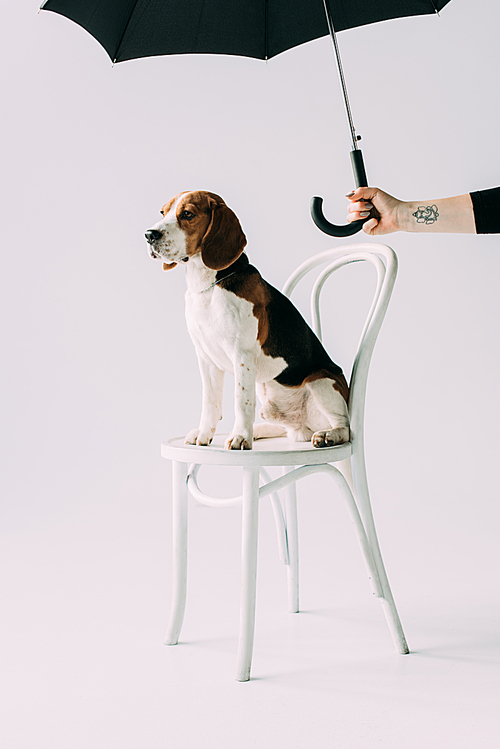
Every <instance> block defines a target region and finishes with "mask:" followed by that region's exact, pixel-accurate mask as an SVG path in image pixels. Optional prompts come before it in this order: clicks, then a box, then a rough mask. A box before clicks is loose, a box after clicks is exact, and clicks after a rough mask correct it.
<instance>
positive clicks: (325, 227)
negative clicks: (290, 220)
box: [311, 148, 370, 237]
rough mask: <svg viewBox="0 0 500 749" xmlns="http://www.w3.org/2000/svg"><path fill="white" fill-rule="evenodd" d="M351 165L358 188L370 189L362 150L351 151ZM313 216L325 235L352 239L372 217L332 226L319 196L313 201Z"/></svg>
mask: <svg viewBox="0 0 500 749" xmlns="http://www.w3.org/2000/svg"><path fill="white" fill-rule="evenodd" d="M351 165H352V171H353V174H354V180H355V182H356V187H368V179H367V177H366V172H365V165H364V162H363V154H362V152H361V149H359V148H356V149H355V150H354V151H351ZM311 216H312V220H313V221H314V223H315V224H316V226H317V227H318V229H320V230H321V231H322V232H324V233H325V234H329V235H330V236H331V237H351V236H352V235H353V234H357V232H358V231H360V230H361V228H362V226H363V224H364V223H365V221H368V219H369V218H370V216H367V217H366V218H364V219H361V220H360V221H353V222H352V223H350V224H345V225H344V226H336V225H335V224H331V223H330V222H329V221H328V219H327V218H326V216H325V215H324V213H323V198H318V197H317V196H316V197H314V198H312V199H311Z"/></svg>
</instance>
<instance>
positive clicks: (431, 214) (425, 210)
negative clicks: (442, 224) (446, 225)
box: [412, 205, 439, 224]
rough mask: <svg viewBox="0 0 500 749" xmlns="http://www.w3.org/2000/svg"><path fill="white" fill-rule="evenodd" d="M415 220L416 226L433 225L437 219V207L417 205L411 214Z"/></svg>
mask: <svg viewBox="0 0 500 749" xmlns="http://www.w3.org/2000/svg"><path fill="white" fill-rule="evenodd" d="M412 215H413V216H415V218H416V220H417V224H434V223H435V222H436V221H437V220H438V218H439V213H438V207H437V205H428V206H424V205H419V207H418V208H417V210H416V211H415V213H413V214H412Z"/></svg>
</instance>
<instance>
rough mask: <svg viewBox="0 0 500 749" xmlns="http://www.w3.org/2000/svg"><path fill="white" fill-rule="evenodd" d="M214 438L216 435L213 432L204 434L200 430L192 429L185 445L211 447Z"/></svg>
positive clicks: (187, 435) (185, 440)
mask: <svg viewBox="0 0 500 749" xmlns="http://www.w3.org/2000/svg"><path fill="white" fill-rule="evenodd" d="M213 437H214V433H213V432H212V431H209V432H202V431H201V430H200V429H191V431H190V432H188V433H187V434H186V437H185V439H184V443H185V444H186V445H209V444H210V443H211V442H212V440H213Z"/></svg>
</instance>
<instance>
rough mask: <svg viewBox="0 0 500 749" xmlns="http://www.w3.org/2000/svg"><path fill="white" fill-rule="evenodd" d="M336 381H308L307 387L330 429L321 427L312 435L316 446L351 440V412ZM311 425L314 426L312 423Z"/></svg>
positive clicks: (327, 445)
mask: <svg viewBox="0 0 500 749" xmlns="http://www.w3.org/2000/svg"><path fill="white" fill-rule="evenodd" d="M335 384H336V383H335V381H334V380H330V379H328V378H326V377H325V378H321V379H319V380H314V382H308V383H307V385H306V387H307V388H308V390H309V392H310V393H311V394H312V396H313V398H314V401H315V404H316V406H317V408H318V410H319V411H320V412H321V413H322V414H323V416H324V417H325V419H326V421H327V423H328V424H329V428H328V429H324V428H319V430H318V431H316V432H315V433H314V434H313V436H312V444H313V446H314V447H331V446H332V445H340V444H342V443H343V442H348V441H349V413H348V410H347V403H346V402H345V400H344V398H343V396H342V395H341V394H340V393H339V391H338V390H336V388H335ZM311 426H313V425H312V424H311Z"/></svg>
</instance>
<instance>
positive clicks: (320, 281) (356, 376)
mask: <svg viewBox="0 0 500 749" xmlns="http://www.w3.org/2000/svg"><path fill="white" fill-rule="evenodd" d="M363 261H365V262H369V263H371V264H372V265H374V266H375V269H376V271H377V284H376V289H375V294H374V297H373V301H372V304H371V307H370V310H369V312H368V316H367V318H366V322H365V325H364V328H363V332H362V333H361V338H360V341H359V344H358V348H357V351H356V355H355V357H354V364H353V367H352V371H351V378H350V382H349V404H348V405H349V417H350V422H351V441H352V443H353V449H354V448H355V445H356V442H357V443H358V444H361V445H362V443H363V432H364V429H363V424H364V412H365V397H366V383H367V379H368V370H369V367H370V361H371V358H372V353H373V349H374V346H375V342H376V340H377V336H378V334H379V331H380V327H381V325H382V322H383V320H384V317H385V313H386V310H387V306H388V304H389V300H390V298H391V294H392V289H393V288H394V283H395V281H396V274H397V270H398V259H397V256H396V253H395V252H394V250H392V249H391V248H390V247H387V245H382V244H371V243H370V244H368V243H364V244H351V245H345V246H343V247H336V248H335V249H332V250H325V252H320V253H319V254H317V255H314V256H313V257H311V258H309V259H308V260H306V261H305V262H304V263H302V265H299V267H298V268H297V269H296V270H295V271H294V273H292V275H291V276H290V278H289V279H288V281H287V282H286V283H285V285H284V287H283V293H284V294H285V295H286V296H288V297H289V296H291V294H292V292H293V290H294V289H295V287H296V286H297V284H298V283H299V281H300V280H301V279H302V278H304V276H306V275H307V274H308V273H309V272H310V271H312V270H314V269H315V268H317V267H318V266H320V265H324V264H325V263H328V265H327V266H326V268H324V269H323V270H322V271H321V272H320V273H319V275H318V277H317V279H316V282H315V284H314V287H313V290H312V292H311V314H312V320H313V329H314V332H315V333H316V335H317V336H318V338H319V339H320V340H321V321H320V312H319V301H320V294H321V291H322V289H323V286H324V285H325V282H326V281H327V279H328V278H329V277H330V276H331V275H332V273H334V272H335V271H336V270H338V269H339V268H342V267H343V266H344V265H349V264H350V263H359V262H363Z"/></svg>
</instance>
